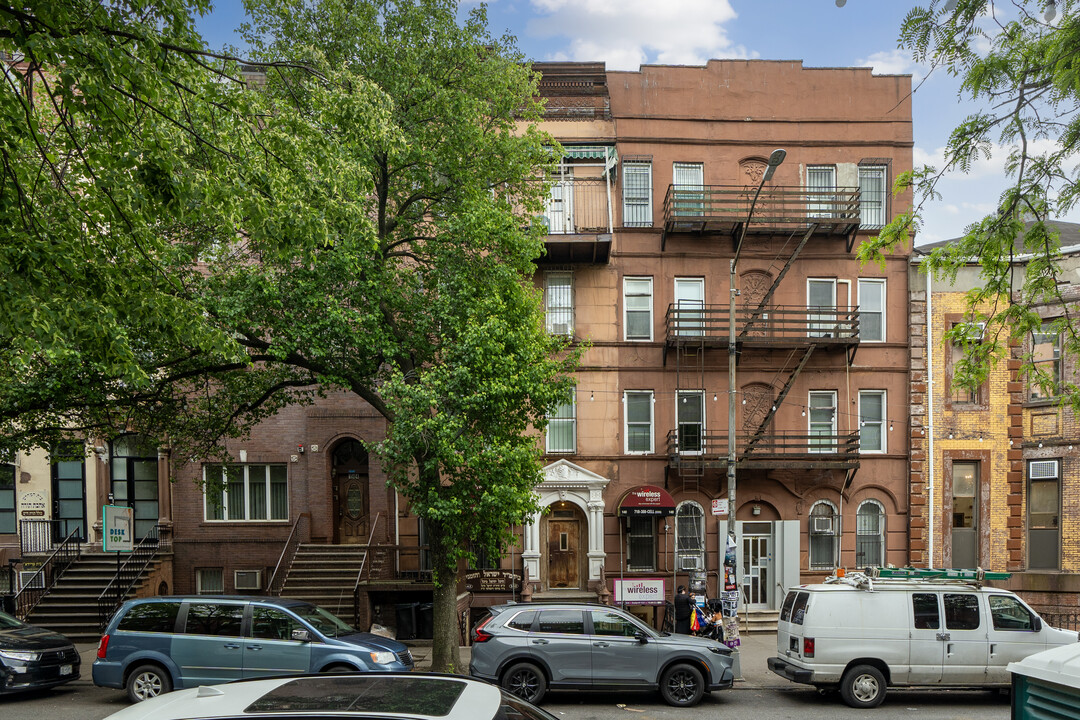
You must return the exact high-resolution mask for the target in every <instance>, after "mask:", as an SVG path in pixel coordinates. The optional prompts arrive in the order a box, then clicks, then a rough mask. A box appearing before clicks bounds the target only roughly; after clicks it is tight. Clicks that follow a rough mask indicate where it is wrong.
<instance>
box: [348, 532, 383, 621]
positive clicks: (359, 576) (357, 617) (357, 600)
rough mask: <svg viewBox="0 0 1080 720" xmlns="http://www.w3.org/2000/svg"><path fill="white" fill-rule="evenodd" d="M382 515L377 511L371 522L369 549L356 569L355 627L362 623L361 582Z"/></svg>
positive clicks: (354, 594)
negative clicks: (372, 540)
mask: <svg viewBox="0 0 1080 720" xmlns="http://www.w3.org/2000/svg"><path fill="white" fill-rule="evenodd" d="M381 515H382V511H379V512H377V513H375V520H374V521H373V522H372V523H371V532H369V533H368V539H367V549H366V550H365V551H364V557H363V559H362V560H360V569H359V570H357V571H356V584H355V585H353V591H352V602H353V605H352V608H353V627H356V626H357V625H359V624H360V582H361V581H362V580H363V576H364V566H365V565H367V559H368V555H370V554H371V539H372V538H373V537H375V528H377V527H378V526H379V517H380V516H381Z"/></svg>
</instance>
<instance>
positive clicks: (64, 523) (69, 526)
mask: <svg viewBox="0 0 1080 720" xmlns="http://www.w3.org/2000/svg"><path fill="white" fill-rule="evenodd" d="M52 498H53V519H54V520H56V522H55V523H53V540H54V541H56V542H60V541H62V540H64V539H65V538H66V537H67V536H68V535H69V534H70V533H71V532H72V531H73V530H75V531H77V532H76V534H75V537H77V538H78V539H79V540H84V541H85V540H86V457H85V455H84V448H83V444H82V443H81V442H65V443H60V444H59V445H58V446H57V449H56V452H55V453H53V458H52Z"/></svg>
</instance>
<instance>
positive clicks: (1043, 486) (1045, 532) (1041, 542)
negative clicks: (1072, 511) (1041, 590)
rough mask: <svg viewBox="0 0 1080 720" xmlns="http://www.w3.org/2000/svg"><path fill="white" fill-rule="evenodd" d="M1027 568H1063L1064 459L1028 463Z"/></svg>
mask: <svg viewBox="0 0 1080 720" xmlns="http://www.w3.org/2000/svg"><path fill="white" fill-rule="evenodd" d="M1027 505H1028V569H1029V570H1059V569H1060V568H1061V461H1060V460H1032V461H1030V462H1028V503H1027Z"/></svg>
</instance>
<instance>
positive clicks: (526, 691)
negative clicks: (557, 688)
mask: <svg viewBox="0 0 1080 720" xmlns="http://www.w3.org/2000/svg"><path fill="white" fill-rule="evenodd" d="M502 687H503V690H506V691H507V692H509V693H511V694H513V695H517V696H518V697H519V698H521V699H522V700H528V701H529V702H531V703H533V704H534V705H539V704H540V701H541V700H543V699H544V694H545V693H546V692H547V680H546V679H545V678H544V671H543V670H541V669H540V668H538V667H536V666H535V665H533V664H532V663H518V664H517V665H514V666H512V667H511V668H510V669H509V670H507V671H506V672H505V673H503V676H502Z"/></svg>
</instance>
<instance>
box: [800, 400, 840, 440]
mask: <svg viewBox="0 0 1080 720" xmlns="http://www.w3.org/2000/svg"><path fill="white" fill-rule="evenodd" d="M809 400H810V403H809V404H810V407H809V412H808V413H807V421H808V422H809V433H810V438H809V445H810V447H809V450H810V452H812V453H831V452H835V451H836V391H835V390H811V391H810V398H809Z"/></svg>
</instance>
